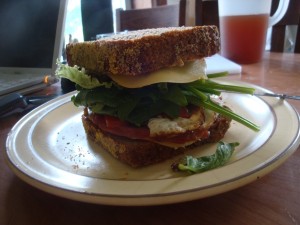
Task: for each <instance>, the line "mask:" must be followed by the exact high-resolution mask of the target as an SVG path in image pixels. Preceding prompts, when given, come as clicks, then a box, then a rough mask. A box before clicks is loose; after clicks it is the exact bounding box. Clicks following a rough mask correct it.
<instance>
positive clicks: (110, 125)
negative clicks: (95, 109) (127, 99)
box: [91, 114, 150, 140]
mask: <svg viewBox="0 0 300 225" xmlns="http://www.w3.org/2000/svg"><path fill="white" fill-rule="evenodd" d="M91 119H92V121H93V123H94V124H96V125H97V126H98V127H99V128H100V129H101V130H104V131H106V132H108V133H111V134H115V135H118V136H123V137H127V138H131V139H142V140H143V139H147V138H149V136H150V130H149V129H148V128H147V127H135V126H132V125H130V124H129V123H127V122H124V121H121V120H120V119H119V118H117V117H113V116H107V115H105V116H102V115H98V114H93V115H92V117H91Z"/></svg>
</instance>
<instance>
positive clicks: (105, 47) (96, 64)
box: [66, 26, 220, 76]
mask: <svg viewBox="0 0 300 225" xmlns="http://www.w3.org/2000/svg"><path fill="white" fill-rule="evenodd" d="M219 50H220V38H219V32H218V29H217V27H216V26H195V27H168V28H157V29H145V30H138V31H129V32H128V33H125V34H117V35H114V36H111V37H108V38H104V39H100V40H96V41H89V42H80V43H71V44H68V45H67V47H66V53H67V60H68V64H69V65H70V66H74V65H77V66H80V67H84V68H85V69H86V70H88V71H89V73H90V74H93V75H95V76H97V75H100V74H101V75H103V74H104V75H110V76H113V75H114V74H118V75H124V76H138V75H142V74H147V73H150V72H153V71H157V70H159V69H161V68H165V67H172V66H182V65H184V62H187V61H191V60H196V59H201V58H203V57H208V56H211V55H214V54H215V53H217V52H219Z"/></svg>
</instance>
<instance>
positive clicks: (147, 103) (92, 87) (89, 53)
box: [57, 26, 259, 167]
mask: <svg viewBox="0 0 300 225" xmlns="http://www.w3.org/2000/svg"><path fill="white" fill-rule="evenodd" d="M219 50H220V38H219V33H218V29H217V27H215V26H195V27H168V28H157V29H145V30H138V31H130V32H127V33H122V34H116V35H113V36H110V37H106V38H103V39H100V40H96V41H89V42H81V43H70V44H68V45H67V47H66V53H67V62H68V65H59V67H58V70H57V75H58V76H60V77H63V78H67V79H69V80H71V81H72V82H75V83H76V88H77V92H76V94H74V96H73V97H72V101H73V103H74V104H75V105H76V106H81V107H83V108H84V110H83V115H82V123H83V126H84V129H85V132H86V134H87V136H88V137H89V138H91V139H92V140H93V141H94V142H96V143H97V144H99V145H100V146H102V148H103V149H105V150H107V151H108V152H110V153H111V155H112V156H114V157H115V158H117V159H118V160H120V161H121V162H123V163H126V164H128V165H130V166H131V167H142V166H147V165H151V164H154V163H158V162H161V161H164V160H166V159H169V158H171V157H174V156H176V155H179V154H182V153H185V152H186V151H188V150H189V149H191V148H194V147H195V146H198V145H203V144H205V143H212V142H218V141H219V140H221V139H222V138H223V137H224V135H225V133H226V132H227V130H228V129H229V127H230V123H231V120H232V119H233V120H236V121H238V122H240V123H242V124H244V125H246V126H248V127H250V128H251V129H253V130H258V129H259V128H258V127H257V126H256V125H255V124H253V123H251V122H250V121H248V120H246V119H244V118H243V117H241V116H239V115H236V114H235V113H234V112H232V111H231V109H229V108H227V107H226V106H223V105H222V103H218V101H219V98H218V97H215V96H219V95H220V94H221V90H228V91H238V92H243V93H249V94H251V93H253V91H254V90H253V89H252V88H247V87H235V86H229V85H222V84H218V83H216V82H214V81H212V80H213V77H216V76H220V74H214V75H207V74H206V73H205V68H206V65H205V57H209V56H212V55H214V54H216V53H218V52H219ZM221 75H222V74H221Z"/></svg>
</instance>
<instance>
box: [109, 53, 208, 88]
mask: <svg viewBox="0 0 300 225" xmlns="http://www.w3.org/2000/svg"><path fill="white" fill-rule="evenodd" d="M205 69H206V63H205V60H204V59H201V60H196V61H193V62H187V63H185V65H184V66H182V67H170V68H164V69H161V70H159V71H156V72H153V73H150V74H146V75H141V76H124V75H123V76H122V75H113V76H111V79H112V80H113V81H115V82H116V83H118V84H119V85H121V86H123V87H126V88H141V87H144V86H148V85H151V84H156V83H164V82H168V83H190V82H193V81H196V80H199V79H207V76H206V73H205Z"/></svg>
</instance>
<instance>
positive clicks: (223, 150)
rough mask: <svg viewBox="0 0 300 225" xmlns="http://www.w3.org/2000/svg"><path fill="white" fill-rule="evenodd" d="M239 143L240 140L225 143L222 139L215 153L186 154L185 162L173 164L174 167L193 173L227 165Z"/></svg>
mask: <svg viewBox="0 0 300 225" xmlns="http://www.w3.org/2000/svg"><path fill="white" fill-rule="evenodd" d="M238 145H239V143H238V142H233V143H225V142H222V141H220V142H219V143H218V146H217V150H216V152H215V153H214V154H212V155H209V156H202V157H199V158H195V157H193V156H186V157H185V159H184V160H183V162H180V163H175V164H173V165H172V169H173V170H175V171H186V172H189V173H192V174H194V173H201V172H204V171H207V170H211V169H215V168H217V167H220V166H223V165H225V164H226V163H227V162H228V161H229V159H230V158H231V156H232V154H233V152H234V149H235V147H236V146H238Z"/></svg>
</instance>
